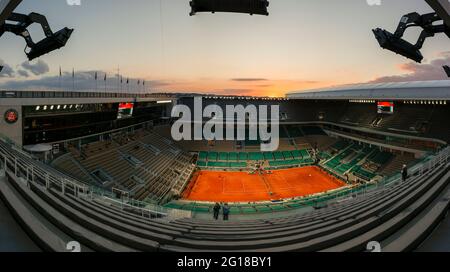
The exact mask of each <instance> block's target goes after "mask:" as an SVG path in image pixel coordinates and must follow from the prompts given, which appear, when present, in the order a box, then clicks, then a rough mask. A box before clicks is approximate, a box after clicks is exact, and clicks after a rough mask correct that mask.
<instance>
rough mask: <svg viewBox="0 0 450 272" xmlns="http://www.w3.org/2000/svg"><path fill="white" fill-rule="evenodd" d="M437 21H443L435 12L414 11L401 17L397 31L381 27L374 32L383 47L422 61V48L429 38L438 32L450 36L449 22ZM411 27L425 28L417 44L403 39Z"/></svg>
mask: <svg viewBox="0 0 450 272" xmlns="http://www.w3.org/2000/svg"><path fill="white" fill-rule="evenodd" d="M437 21H442V18H441V17H439V15H438V14H437V13H435V12H433V13H428V14H424V15H420V14H418V13H417V12H412V13H409V14H406V15H405V16H403V17H402V18H401V20H400V23H399V25H398V27H397V30H396V31H395V33H391V32H389V31H387V30H384V29H380V28H377V29H374V30H373V33H374V34H375V37H376V39H377V40H378V43H379V44H380V46H381V47H382V48H384V49H387V50H390V51H392V52H394V53H397V54H400V55H402V56H404V57H407V58H409V59H412V60H414V61H416V62H419V63H420V62H422V60H423V56H422V53H421V52H420V49H422V46H423V44H424V43H425V40H426V39H427V38H429V37H434V35H435V34H437V33H445V34H447V36H448V37H450V27H449V26H448V25H447V24H440V25H439V24H435V22H437ZM410 27H420V28H422V29H423V30H422V33H421V34H420V37H419V39H418V40H417V43H416V44H412V43H410V42H408V41H406V40H404V39H403V35H404V34H405V31H406V30H407V29H408V28H410Z"/></svg>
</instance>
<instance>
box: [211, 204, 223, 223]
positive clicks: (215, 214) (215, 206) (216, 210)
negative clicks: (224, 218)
mask: <svg viewBox="0 0 450 272" xmlns="http://www.w3.org/2000/svg"><path fill="white" fill-rule="evenodd" d="M221 208H222V207H221V206H220V204H219V203H216V205H214V208H213V211H214V219H215V220H218V219H219V213H220V209H221Z"/></svg>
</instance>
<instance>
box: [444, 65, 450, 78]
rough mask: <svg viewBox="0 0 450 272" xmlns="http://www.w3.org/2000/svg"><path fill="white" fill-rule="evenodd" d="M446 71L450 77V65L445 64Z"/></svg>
mask: <svg viewBox="0 0 450 272" xmlns="http://www.w3.org/2000/svg"><path fill="white" fill-rule="evenodd" d="M443 68H444V71H445V73H446V74H447V76H448V77H450V67H449V66H448V65H445V66H443Z"/></svg>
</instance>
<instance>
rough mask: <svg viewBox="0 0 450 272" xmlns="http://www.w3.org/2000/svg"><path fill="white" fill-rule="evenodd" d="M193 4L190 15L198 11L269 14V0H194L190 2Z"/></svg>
mask: <svg viewBox="0 0 450 272" xmlns="http://www.w3.org/2000/svg"><path fill="white" fill-rule="evenodd" d="M189 5H190V6H191V13H189V15H190V16H193V15H195V14H196V13H198V12H211V13H216V12H232V13H247V14H250V15H253V14H257V15H266V16H268V15H269V12H268V11H267V8H268V7H269V1H268V0H227V1H223V0H192V1H190V2H189Z"/></svg>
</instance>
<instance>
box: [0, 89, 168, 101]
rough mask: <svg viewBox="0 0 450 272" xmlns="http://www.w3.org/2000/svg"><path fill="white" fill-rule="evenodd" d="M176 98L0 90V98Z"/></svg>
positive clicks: (138, 94)
mask: <svg viewBox="0 0 450 272" xmlns="http://www.w3.org/2000/svg"><path fill="white" fill-rule="evenodd" d="M153 97H155V98H161V97H163V98H167V99H172V98H175V96H174V95H172V94H166V93H138V92H136V93H132V92H127V91H123V92H120V91H118V90H110V91H109V92H100V91H98V90H96V91H95V90H92V91H79V92H78V91H3V90H2V91H0V98H153Z"/></svg>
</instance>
